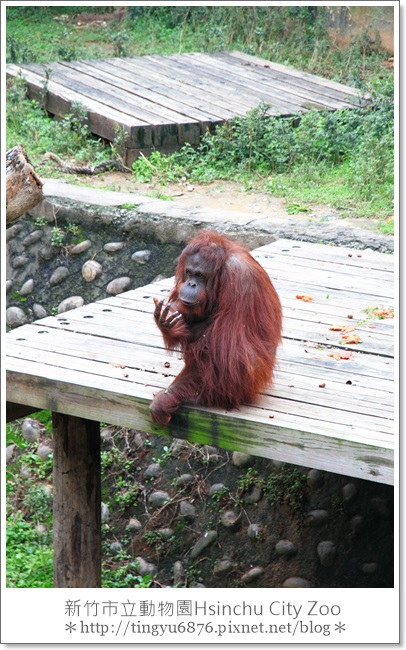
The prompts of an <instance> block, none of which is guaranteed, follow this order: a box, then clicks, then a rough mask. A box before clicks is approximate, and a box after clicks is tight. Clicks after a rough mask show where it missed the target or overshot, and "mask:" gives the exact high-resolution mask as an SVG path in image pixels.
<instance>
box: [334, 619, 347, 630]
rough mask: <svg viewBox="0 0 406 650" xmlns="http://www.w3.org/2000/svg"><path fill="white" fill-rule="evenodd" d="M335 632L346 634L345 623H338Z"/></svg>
mask: <svg viewBox="0 0 406 650" xmlns="http://www.w3.org/2000/svg"><path fill="white" fill-rule="evenodd" d="M335 631H336V632H340V633H341V632H345V625H344V623H341V621H340V623H336V630H335Z"/></svg>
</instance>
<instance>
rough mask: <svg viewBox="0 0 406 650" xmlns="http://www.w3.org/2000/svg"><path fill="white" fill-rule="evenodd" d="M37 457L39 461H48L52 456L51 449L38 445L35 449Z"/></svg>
mask: <svg viewBox="0 0 406 650" xmlns="http://www.w3.org/2000/svg"><path fill="white" fill-rule="evenodd" d="M37 456H38V458H40V459H41V460H48V458H49V457H50V456H52V449H51V447H49V446H48V445H45V444H40V445H39V447H38V449H37Z"/></svg>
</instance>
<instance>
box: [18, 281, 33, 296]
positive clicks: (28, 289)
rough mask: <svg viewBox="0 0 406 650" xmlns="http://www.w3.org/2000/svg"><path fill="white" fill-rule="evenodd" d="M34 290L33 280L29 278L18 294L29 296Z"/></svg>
mask: <svg viewBox="0 0 406 650" xmlns="http://www.w3.org/2000/svg"><path fill="white" fill-rule="evenodd" d="M33 291H34V280H33V279H32V278H30V279H29V280H27V281H26V282H24V284H23V286H22V287H21V289H20V296H29V295H30V294H31V293H32V292H33Z"/></svg>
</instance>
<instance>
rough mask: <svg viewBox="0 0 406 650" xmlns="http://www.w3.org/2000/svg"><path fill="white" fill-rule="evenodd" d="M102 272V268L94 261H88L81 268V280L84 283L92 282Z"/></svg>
mask: <svg viewBox="0 0 406 650" xmlns="http://www.w3.org/2000/svg"><path fill="white" fill-rule="evenodd" d="M102 272H103V267H102V265H101V264H100V263H99V262H96V260H88V261H87V262H85V263H84V264H83V266H82V278H83V279H84V280H85V281H86V282H93V280H95V279H96V278H98V277H99V275H101V274H102Z"/></svg>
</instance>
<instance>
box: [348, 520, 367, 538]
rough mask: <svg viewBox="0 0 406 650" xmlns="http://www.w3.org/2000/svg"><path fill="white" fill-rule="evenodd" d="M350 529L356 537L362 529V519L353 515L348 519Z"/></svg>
mask: <svg viewBox="0 0 406 650" xmlns="http://www.w3.org/2000/svg"><path fill="white" fill-rule="evenodd" d="M350 529H351V533H352V534H353V536H354V537H358V536H359V535H360V533H362V531H363V529H364V517H363V516H362V515H354V516H353V517H351V519H350Z"/></svg>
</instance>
